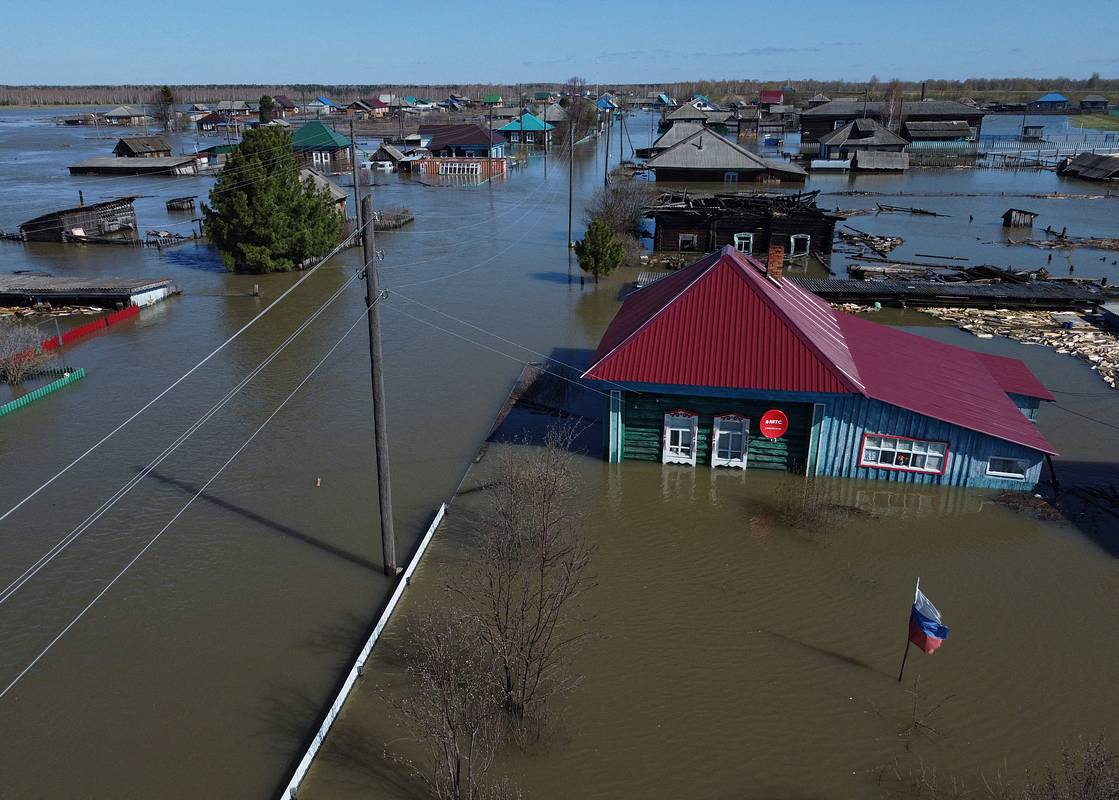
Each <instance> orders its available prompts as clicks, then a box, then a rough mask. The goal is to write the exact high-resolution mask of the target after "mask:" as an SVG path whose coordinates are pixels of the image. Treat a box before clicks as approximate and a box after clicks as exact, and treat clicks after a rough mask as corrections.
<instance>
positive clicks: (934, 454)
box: [859, 433, 948, 475]
mask: <svg viewBox="0 0 1119 800" xmlns="http://www.w3.org/2000/svg"><path fill="white" fill-rule="evenodd" d="M947 459H948V443H947V442H931V441H926V440H924V439H909V438H907V437H904V436H882V435H879V434H875V433H867V434H863V446H862V449H861V450H860V453H859V466H860V467H876V468H878V469H898V470H903V471H905V472H927V473H931V474H933V475H943V474H944V469H945V462H946V461H947Z"/></svg>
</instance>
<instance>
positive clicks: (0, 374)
mask: <svg viewBox="0 0 1119 800" xmlns="http://www.w3.org/2000/svg"><path fill="white" fill-rule="evenodd" d="M41 338H42V337H41V336H40V335H39V332H38V330H36V329H35V328H34V327H33V326H31V325H24V324H22V323H21V324H17V325H14V326H11V327H4V328H0V381H3V382H5V383H10V384H13V385H18V384H21V383H23V381H24V380H26V379H27V378H29V377H31V375H33V374H34V373H35V372H36V371H37V370H39V369H40V368H41V367H42V366H43V365H44V364H45V363H46V362H47V361H49V360H50V359H51V358H52V357H53V353H51V352H46V351H44V350H43V349H42V347H41V346H40V339H41Z"/></svg>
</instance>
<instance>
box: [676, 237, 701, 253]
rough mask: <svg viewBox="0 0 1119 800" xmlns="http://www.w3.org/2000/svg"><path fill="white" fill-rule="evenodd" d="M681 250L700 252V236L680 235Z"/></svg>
mask: <svg viewBox="0 0 1119 800" xmlns="http://www.w3.org/2000/svg"><path fill="white" fill-rule="evenodd" d="M680 249H681V250H698V249H699V234H696V233H681V234H680Z"/></svg>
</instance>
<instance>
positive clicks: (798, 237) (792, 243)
mask: <svg viewBox="0 0 1119 800" xmlns="http://www.w3.org/2000/svg"><path fill="white" fill-rule="evenodd" d="M797 242H804V252H803V253H798V252H797ZM811 251H812V237H811V236H809V235H808V234H807V233H794V234H792V235H791V236H790V237H789V258H800V257H801V256H806V255H808V254H809V253H810V252H811Z"/></svg>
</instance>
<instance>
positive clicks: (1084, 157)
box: [1057, 153, 1119, 181]
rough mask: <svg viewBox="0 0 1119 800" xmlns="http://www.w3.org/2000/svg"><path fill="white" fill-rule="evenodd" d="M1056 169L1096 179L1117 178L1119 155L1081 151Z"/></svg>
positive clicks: (1065, 173)
mask: <svg viewBox="0 0 1119 800" xmlns="http://www.w3.org/2000/svg"><path fill="white" fill-rule="evenodd" d="M1057 171H1058V172H1060V173H1061V174H1062V175H1076V176H1078V177H1081V178H1087V179H1089V180H1097V181H1104V180H1109V179H1112V178H1119V155H1103V154H1095V153H1081V154H1080V155H1078V156H1075V157H1074V158H1073V159H1072V160H1071V161H1069V162H1068V163H1067V164H1066V165H1065V166H1063V167H1061V168H1059V169H1058V170H1057Z"/></svg>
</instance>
